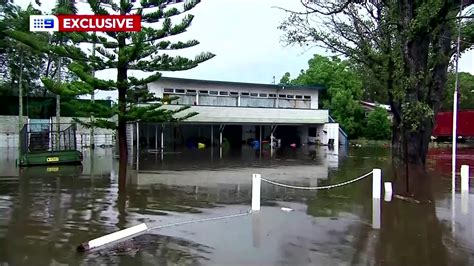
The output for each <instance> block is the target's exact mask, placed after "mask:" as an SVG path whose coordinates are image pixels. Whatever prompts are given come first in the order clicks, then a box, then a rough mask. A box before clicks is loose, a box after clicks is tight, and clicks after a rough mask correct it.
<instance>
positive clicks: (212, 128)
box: [211, 125, 214, 149]
mask: <svg viewBox="0 0 474 266" xmlns="http://www.w3.org/2000/svg"><path fill="white" fill-rule="evenodd" d="M213 147H214V125H211V149H212V148H213Z"/></svg>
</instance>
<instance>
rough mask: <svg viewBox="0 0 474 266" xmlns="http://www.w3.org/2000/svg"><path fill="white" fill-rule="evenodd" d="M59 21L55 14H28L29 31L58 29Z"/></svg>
mask: <svg viewBox="0 0 474 266" xmlns="http://www.w3.org/2000/svg"><path fill="white" fill-rule="evenodd" d="M58 30H59V21H58V18H57V17H56V16H44V15H36V16H30V31H58Z"/></svg>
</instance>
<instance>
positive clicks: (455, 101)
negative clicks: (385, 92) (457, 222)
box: [452, 0, 463, 191]
mask: <svg viewBox="0 0 474 266" xmlns="http://www.w3.org/2000/svg"><path fill="white" fill-rule="evenodd" d="M462 9H463V0H460V6H459V16H460V17H461V18H462ZM460 46H461V19H459V21H458V39H457V46H456V73H455V75H456V82H455V85H454V95H453V144H452V146H453V147H452V186H453V191H454V187H455V186H456V144H457V118H458V94H459V56H460V53H461V52H460Z"/></svg>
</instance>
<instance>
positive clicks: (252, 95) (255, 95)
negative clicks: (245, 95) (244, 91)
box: [250, 92, 258, 97]
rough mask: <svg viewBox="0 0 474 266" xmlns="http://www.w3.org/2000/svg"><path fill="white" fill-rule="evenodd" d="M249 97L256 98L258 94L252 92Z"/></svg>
mask: <svg viewBox="0 0 474 266" xmlns="http://www.w3.org/2000/svg"><path fill="white" fill-rule="evenodd" d="M250 97H258V93H256V92H252V93H250Z"/></svg>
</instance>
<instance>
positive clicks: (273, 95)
mask: <svg viewBox="0 0 474 266" xmlns="http://www.w3.org/2000/svg"><path fill="white" fill-rule="evenodd" d="M276 97H277V95H276V94H273V93H270V94H268V98H276Z"/></svg>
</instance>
